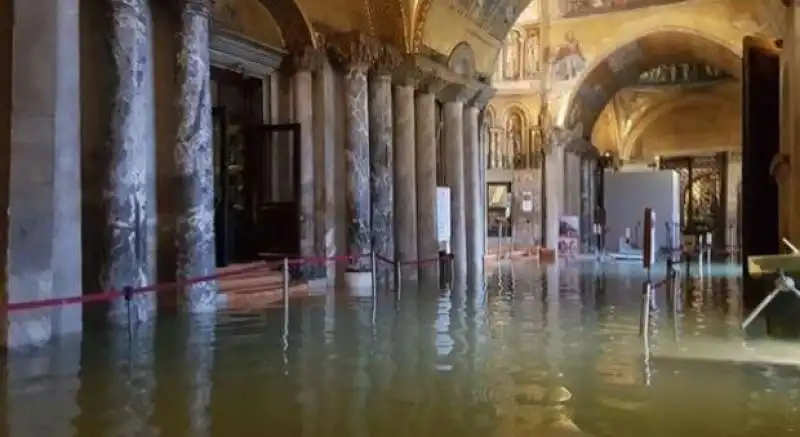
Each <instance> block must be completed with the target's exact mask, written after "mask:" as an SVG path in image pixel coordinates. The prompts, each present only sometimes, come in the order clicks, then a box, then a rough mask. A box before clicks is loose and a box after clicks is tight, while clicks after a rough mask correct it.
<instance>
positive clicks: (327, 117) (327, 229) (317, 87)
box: [313, 61, 337, 283]
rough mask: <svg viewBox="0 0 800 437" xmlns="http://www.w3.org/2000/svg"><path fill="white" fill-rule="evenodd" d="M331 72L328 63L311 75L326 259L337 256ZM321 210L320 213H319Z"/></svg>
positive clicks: (321, 245)
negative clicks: (312, 79)
mask: <svg viewBox="0 0 800 437" xmlns="http://www.w3.org/2000/svg"><path fill="white" fill-rule="evenodd" d="M333 81H334V77H333V71H332V70H331V68H330V65H329V64H328V63H327V62H324V61H322V62H320V65H319V68H318V69H317V70H316V72H315V73H314V85H313V88H314V111H313V118H314V136H315V142H316V153H317V155H316V157H317V159H316V160H315V163H316V166H317V168H318V171H317V173H316V178H317V184H316V189H317V192H316V194H317V197H318V198H321V199H320V202H321V206H319V207H318V211H317V212H318V217H320V216H321V217H324V219H322V220H321V223H319V226H320V228H321V229H320V231H319V232H318V234H317V235H318V236H319V238H318V239H317V242H316V245H317V250H318V251H319V252H320V253H322V254H324V255H325V257H327V258H331V257H334V256H336V254H337V251H336V171H335V169H336V152H337V148H336V147H337V144H336V141H335V140H336V137H335V120H336V111H335V109H334V108H335V106H334V93H333V91H334V87H333V85H334V84H333ZM319 209H321V211H320V210H319ZM335 274H336V265H335V264H334V263H329V264H328V267H327V276H328V281H329V282H330V283H334V281H335V279H336V278H335Z"/></svg>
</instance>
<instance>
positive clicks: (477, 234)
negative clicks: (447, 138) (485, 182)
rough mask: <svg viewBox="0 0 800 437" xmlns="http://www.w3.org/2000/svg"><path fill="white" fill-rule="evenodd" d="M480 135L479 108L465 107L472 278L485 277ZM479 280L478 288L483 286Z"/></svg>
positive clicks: (467, 232) (468, 239) (469, 261)
mask: <svg viewBox="0 0 800 437" xmlns="http://www.w3.org/2000/svg"><path fill="white" fill-rule="evenodd" d="M480 155H481V153H480V144H479V136H478V109H477V108H475V107H472V106H468V107H466V108H464V186H465V221H466V224H465V230H466V237H467V241H466V243H467V266H468V268H469V272H470V278H473V279H476V280H477V279H482V278H483V252H482V248H483V235H481V229H482V223H483V208H482V207H481V206H482V205H481V175H480V173H481V170H480V165H481V158H480ZM480 282H482V281H479V282H475V283H474V285H475V286H476V287H479V286H481V284H480Z"/></svg>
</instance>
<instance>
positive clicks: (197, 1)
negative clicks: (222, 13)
mask: <svg viewBox="0 0 800 437" xmlns="http://www.w3.org/2000/svg"><path fill="white" fill-rule="evenodd" d="M182 3H183V5H182V6H183V11H184V12H189V13H193V14H197V15H202V16H204V17H210V16H211V8H212V7H213V6H214V0H182Z"/></svg>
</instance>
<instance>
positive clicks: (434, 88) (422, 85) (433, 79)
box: [415, 70, 447, 94]
mask: <svg viewBox="0 0 800 437" xmlns="http://www.w3.org/2000/svg"><path fill="white" fill-rule="evenodd" d="M415 74H416V77H417V90H418V91H419V92H421V93H423V94H439V92H441V91H442V89H444V87H445V86H447V81H445V80H444V79H442V78H440V77H439V76H437V75H436V74H430V73H429V74H425V73H424V72H422V71H419V70H417V72H416V73H415Z"/></svg>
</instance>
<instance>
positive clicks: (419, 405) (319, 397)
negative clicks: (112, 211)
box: [0, 264, 800, 437]
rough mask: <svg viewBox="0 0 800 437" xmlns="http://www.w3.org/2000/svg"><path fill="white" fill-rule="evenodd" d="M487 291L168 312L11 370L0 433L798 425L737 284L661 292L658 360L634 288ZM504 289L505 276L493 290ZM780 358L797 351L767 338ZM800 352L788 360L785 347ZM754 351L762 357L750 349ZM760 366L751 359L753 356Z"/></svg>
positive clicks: (418, 432) (620, 431)
mask: <svg viewBox="0 0 800 437" xmlns="http://www.w3.org/2000/svg"><path fill="white" fill-rule="evenodd" d="M513 270H514V271H513V272H511V271H510V269H509V268H508V267H506V268H504V269H503V271H502V272H500V274H496V275H494V276H493V277H492V279H490V284H491V285H490V287H489V289H488V291H487V292H485V293H484V294H481V295H475V294H474V293H459V292H453V293H447V292H441V293H440V292H437V291H436V290H433V289H428V290H421V291H416V290H409V289H406V291H405V293H403V296H402V299H401V300H400V301H399V302H398V301H396V300H395V299H394V297H393V295H390V294H381V295H380V296H379V299H378V301H377V302H376V303H373V302H372V301H371V300H370V299H356V298H349V297H347V296H343V295H337V296H333V295H331V296H327V297H325V296H322V297H317V298H311V299H308V300H305V301H302V302H297V303H295V304H294V305H292V307H291V310H290V317H289V320H288V330H287V329H286V328H287V327H286V326H284V322H285V321H284V318H283V310H281V309H274V310H269V311H266V312H263V313H260V314H238V315H237V314H229V315H220V316H217V318H216V320H214V319H208V320H199V319H195V320H193V321H189V320H183V319H172V320H166V321H161V322H159V324H158V326H157V327H154V328H153V327H150V328H148V327H144V328H142V329H140V330H139V331H138V332H137V333H136V335H135V337H133V338H132V339H131V340H129V339H128V336H127V334H126V333H120V334H119V335H113V334H109V335H107V336H105V337H104V338H101V337H102V336H99V335H96V334H91V335H90V334H88V333H87V334H86V335H85V336H84V339H83V342H82V344H81V343H80V342H78V341H65V342H63V344H62V345H60V346H59V347H53V348H48V349H44V350H38V351H33V352H27V353H24V354H23V353H15V354H12V355H11V356H9V357H8V359H7V360H6V363H5V367H6V374H7V376H6V380H5V382H4V383H5V385H6V389H5V392H6V393H7V394H6V397H5V400H4V403H3V405H2V410H0V411H2V413H3V415H2V418H3V422H2V423H0V435H6V436H13V437H29V436H30V437H34V436H36V437H41V436H52V437H59V436H81V437H84V436H86V437H90V436H98V437H100V436H103V437H113V436H137V437H146V436H167V437H178V436H219V437H231V436H241V437H247V436H254V437H255V436H266V435H275V436H285V437H290V436H298V437H299V436H303V437H317V436H319V437H342V436H357V437H362V436H380V437H389V436H409V437H425V436H435V437H444V436H458V437H470V436H481V437H485V436H497V437H506V436H537V437H538V436H542V437H549V436H559V437H561V436H578V435H594V436H609V437H611V436H613V437H624V436H636V437H641V436H644V435H647V436H670V437H672V436H681V437H695V436H696V437H701V436H702V437H707V436H709V435H715V436H765V435H770V436H771V437H782V436H796V435H798V432H800V414H798V411H797V406H798V399H800V372H798V371H797V370H796V369H795V368H793V367H791V366H788V365H775V364H770V363H752V362H751V361H754V359H752V358H741V357H742V355H740V354H738V352H737V351H739V349H741V343H742V340H741V332H740V330H739V328H738V327H737V325H738V323H739V321H740V311H741V310H740V305H739V300H740V296H739V294H738V287H739V285H738V281H737V279H736V278H735V277H729V276H723V277H717V278H713V279H705V280H704V281H699V280H694V281H691V282H690V283H689V284H688V285H687V289H686V298H685V299H684V304H683V305H682V308H680V311H678V314H679V318H678V319H677V321H675V322H674V323H673V320H672V317H671V314H672V311H671V308H670V306H669V305H667V300H666V298H665V296H664V294H663V293H659V295H658V299H657V301H658V306H659V309H658V311H657V312H656V313H655V314H654V316H653V320H652V324H653V325H652V326H653V328H652V329H653V333H652V338H651V341H650V343H649V353H647V354H646V353H645V349H644V347H643V342H642V339H641V337H640V336H639V308H640V303H639V302H640V300H639V299H640V286H641V283H640V280H639V279H637V278H635V277H633V276H632V275H631V274H629V273H630V272H629V271H628V270H634V271H635V270H638V269H637V268H633V269H625V268H624V267H609V268H608V271H607V273H606V274H605V275H604V276H598V275H597V271H596V267H595V266H593V265H592V264H586V265H573V266H572V267H565V268H562V270H561V272H560V274H559V273H555V272H554V271H551V272H550V273H549V274H547V272H541V271H537V270H536V269H534V268H530V267H522V266H517V267H516V268H515V269H513ZM498 282H499V283H500V284H501V286H502V288H498V287H497V284H498ZM757 347H762V348H768V349H769V353H770V354H772V355H770V356H773V355H774V356H778V357H779V359H780V360H782V362H784V364H793V363H794V362H798V363H800V346H797V347H795V346H794V345H791V344H773V343H764V344H761V343H758V344H757ZM795 349H796V350H797V351H798V352H797V357H796V358H795V357H794V356H793V355H792V353H793V352H792V351H794V350H795ZM754 356H755V355H754ZM755 360H756V361H758V360H760V359H755Z"/></svg>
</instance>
